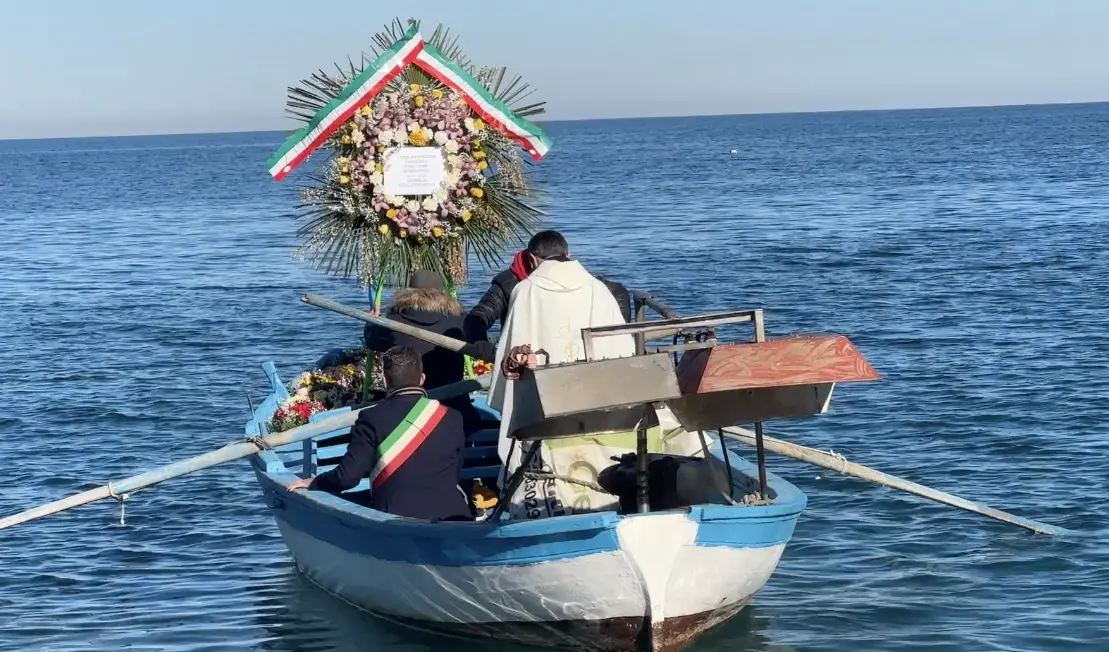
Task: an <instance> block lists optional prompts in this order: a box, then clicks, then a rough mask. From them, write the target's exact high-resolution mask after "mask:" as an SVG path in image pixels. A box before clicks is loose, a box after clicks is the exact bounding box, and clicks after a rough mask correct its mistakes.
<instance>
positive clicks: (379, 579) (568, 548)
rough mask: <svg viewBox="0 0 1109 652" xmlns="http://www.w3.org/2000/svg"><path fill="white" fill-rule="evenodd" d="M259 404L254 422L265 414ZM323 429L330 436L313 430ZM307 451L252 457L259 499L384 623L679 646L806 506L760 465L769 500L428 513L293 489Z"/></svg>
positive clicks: (617, 646)
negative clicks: (505, 515) (431, 517)
mask: <svg viewBox="0 0 1109 652" xmlns="http://www.w3.org/2000/svg"><path fill="white" fill-rule="evenodd" d="M278 400H279V399H278ZM267 402H268V403H271V404H272V405H273V406H276V402H277V401H272V402H270V401H267ZM265 407H266V406H263V407H262V408H260V409H259V412H258V414H256V416H255V421H252V424H253V427H257V423H258V422H259V421H262V420H263V418H264V417H267V416H268V415H267V414H265ZM271 411H272V410H271ZM252 424H248V429H249V428H251V427H252ZM328 438H332V439H333V438H334V434H333V433H331V434H329V435H325V436H322V437H320V438H319V439H320V440H327V439H328ZM313 446H317V448H315V449H313V448H312V447H313ZM312 450H316V451H319V450H320V449H319V448H318V442H317V443H316V444H308V445H304V446H302V445H301V444H297V445H295V448H293V449H292V450H285V451H282V450H280V449H279V450H277V451H264V452H262V453H260V454H259V455H257V456H255V457H254V458H252V465H253V468H254V471H255V474H256V476H257V479H258V482H259V485H260V487H261V489H262V494H263V496H264V499H265V502H266V504H267V505H268V506H269V507H270V509H271V511H272V513H273V516H274V518H275V520H276V521H277V524H278V526H279V528H280V530H281V533H282V536H283V537H284V540H285V543H286V544H287V546H288V547H289V550H290V552H291V553H292V555H293V558H294V559H295V561H296V563H297V566H298V567H299V568H300V570H301V571H302V572H303V573H304V574H305V575H306V576H307V577H308V578H309V579H311V580H312V581H313V582H314V583H316V584H317V585H319V586H320V587H322V588H323V589H324V590H326V591H328V592H330V593H332V594H334V595H336V596H338V597H340V598H342V599H343V600H345V601H347V602H349V603H351V604H353V605H355V606H357V607H359V608H362V609H364V610H366V611H368V612H370V613H374V614H377V615H380V616H383V617H386V618H389V619H392V620H396V621H399V622H403V623H408V624H413V625H417V626H419V627H421V628H424V629H428V630H432V631H439V632H444V633H451V634H462V635H467V636H491V637H497V638H500V639H503V640H512V641H515V642H519V643H524V644H530V645H542V646H556V647H573V648H576V649H584V650H598V651H605V652H608V651H618V650H629V651H631V650H668V651H671V650H679V649H682V648H684V647H685V646H686V645H688V644H689V643H690V642H692V641H693V640H694V639H695V638H696V637H697V636H699V635H700V634H702V633H704V632H705V631H707V630H708V629H711V628H712V627H714V626H716V625H718V624H720V623H722V622H723V621H725V620H727V619H728V618H730V617H731V616H733V615H734V614H735V613H737V612H738V611H739V610H740V609H742V608H743V607H744V606H745V605H746V604H747V603H748V602H749V601H750V600H751V598H752V597H753V596H754V594H755V593H756V592H757V591H758V590H759V589H761V588H762V586H763V585H764V584H765V583H766V581H767V580H768V579H769V577H770V575H771V574H772V573H773V571H774V568H775V567H776V565H777V563H778V560H779V558H780V556H781V554H782V551H783V550H784V548H785V545H786V543H787V542H788V541H789V539H790V537H791V536H792V533H793V529H794V526H795V524H796V522H797V519H798V517H799V516H800V514H801V512H802V511H803V509H804V507H805V503H806V498H805V496H804V494H803V493H801V492H800V491H799V490H798V489H796V488H795V487H794V486H793V485H791V484H789V483H788V482H786V481H784V480H782V479H781V478H779V477H777V476H775V475H773V474H770V476H769V485H770V488H771V491H772V498H773V500H772V502H771V504H769V505H751V506H746V505H745V506H729V505H715V504H714V505H697V506H693V507H690V508H687V509H683V510H673V511H665V512H655V513H650V514H636V515H627V516H624V515H619V514H617V513H615V512H601V513H594V514H577V515H571V516H563V517H558V518H548V519H540V520H535V521H512V522H502V523H496V524H494V523H488V522H486V523H428V522H423V521H418V520H415V519H407V518H402V517H397V516H393V515H390V514H385V513H383V512H378V511H376V510H373V509H369V508H366V507H362V506H359V505H356V504H355V503H352V502H350V501H347V500H345V499H343V498H341V497H337V496H332V495H329V494H325V493H322V492H304V491H300V492H296V493H293V494H290V493H289V492H288V491H286V490H285V489H284V485H285V484H286V483H288V482H290V481H292V480H293V479H294V478H296V477H298V473H297V471H301V472H303V471H302V469H303V468H305V467H309V466H312V465H313V462H312V461H311V460H310V459H308V461H302V462H301V463H300V465H299V466H300V467H301V468H300V469H297V468H290V467H289V466H287V464H286V462H287V461H288V460H291V459H296V458H297V457H298V456H303V458H302V459H307V458H308V457H309V456H310V455H311V454H312ZM729 457H730V458H731V460H730V461H731V465H732V469H733V475H734V476H735V480H736V484H737V485H738V486H740V487H746V486H748V485H749V483H750V482H752V479H753V478H754V477H757V469H756V468H755V467H754V465H752V464H750V463H749V462H747V461H745V460H743V459H740V458H739V456H738V455H731V456H729ZM293 466H294V467H296V466H298V465H295V464H294V465H293Z"/></svg>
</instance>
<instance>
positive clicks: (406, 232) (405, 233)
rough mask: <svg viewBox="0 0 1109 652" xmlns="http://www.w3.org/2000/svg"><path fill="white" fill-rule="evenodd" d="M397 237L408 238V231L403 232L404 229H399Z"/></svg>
mask: <svg viewBox="0 0 1109 652" xmlns="http://www.w3.org/2000/svg"><path fill="white" fill-rule="evenodd" d="M397 235H399V236H400V237H402V238H407V237H408V231H405V230H404V229H401V230H400V233H398V234H397Z"/></svg>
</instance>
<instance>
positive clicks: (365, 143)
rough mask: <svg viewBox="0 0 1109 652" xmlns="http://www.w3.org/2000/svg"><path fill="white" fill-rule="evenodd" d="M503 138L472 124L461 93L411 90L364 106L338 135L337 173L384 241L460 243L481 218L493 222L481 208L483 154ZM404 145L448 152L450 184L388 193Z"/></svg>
mask: <svg viewBox="0 0 1109 652" xmlns="http://www.w3.org/2000/svg"><path fill="white" fill-rule="evenodd" d="M482 138H485V143H483V142H482ZM498 138H499V139H501V140H505V137H504V136H501V135H500V134H498V133H496V132H495V131H493V130H487V129H486V125H485V123H484V122H483V121H482V120H481V119H480V118H474V117H472V116H471V112H470V108H469V106H467V104H466V101H465V100H464V99H463V98H462V97H460V96H459V95H458V94H457V93H455V92H454V91H451V90H450V89H444V88H433V87H428V86H423V85H421V84H410V85H409V86H407V87H405V88H403V89H402V90H400V91H398V92H392V93H388V94H387V95H385V96H384V97H382V98H379V99H378V101H376V102H374V103H373V104H372V105H366V106H364V107H362V109H361V111H359V112H358V113H356V114H355V116H354V118H353V119H352V120H351V121H350V122H349V123H348V125H347V126H346V128H345V129H341V130H340V131H339V132H337V134H336V136H333V141H334V142H333V143H332V144H331V148H332V149H333V151H335V152H337V153H338V157H337V158H336V159H335V164H334V165H333V166H332V167H331V170H330V174H331V176H333V177H334V181H335V182H336V183H338V185H339V186H341V187H345V188H346V189H347V190H348V194H349V209H350V210H351V211H352V212H353V213H356V214H358V215H361V216H362V217H363V218H365V220H366V222H367V224H376V225H377V232H378V233H379V234H381V235H382V236H383V237H386V238H390V237H391V238H393V239H394V240H395V241H404V240H411V241H413V242H414V243H415V245H417V246H418V245H420V244H421V243H425V242H427V241H428V240H435V239H440V238H444V239H446V240H458V239H460V238H462V237H463V236H464V235H465V230H466V228H467V224H468V223H469V222H470V220H472V219H474V216H475V215H477V218H478V220H481V219H483V218H489V217H490V214H489V211H487V210H481V207H480V202H481V200H482V199H484V197H485V184H486V181H487V177H486V171H487V170H489V161H488V154H487V153H486V151H485V150H484V149H482V147H483V145H484V146H488V145H489V143H490V141H492V142H494V143H496V141H497V140H498ZM402 146H411V147H433V148H437V149H440V150H441V151H442V152H443V154H444V159H445V160H444V163H445V175H444V180H443V183H442V184H440V186H439V188H437V189H436V190H435V191H434V192H433V193H432V194H430V195H425V196H416V197H404V196H398V195H392V194H389V193H388V192H386V190H385V183H384V175H385V172H386V171H387V169H388V167H389V164H390V157H391V156H392V155H393V154H394V153H395V152H396V151H397V149H398V148H399V147H402ZM494 147H496V145H494ZM474 226H479V225H478V224H477V223H475V225H474ZM488 226H489V225H485V228H488Z"/></svg>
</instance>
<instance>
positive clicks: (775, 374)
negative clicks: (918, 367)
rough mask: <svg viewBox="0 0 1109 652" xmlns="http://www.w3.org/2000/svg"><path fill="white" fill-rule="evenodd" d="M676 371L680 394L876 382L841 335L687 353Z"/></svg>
mask: <svg viewBox="0 0 1109 652" xmlns="http://www.w3.org/2000/svg"><path fill="white" fill-rule="evenodd" d="M677 371H678V385H679V386H680V387H681V390H682V393H683V394H694V393H696V394H705V393H709V392H722V391H726V390H733V389H751V388H755V387H784V386H788V385H812V384H818V383H849V382H859V381H867V380H878V379H879V378H880V376H878V373H877V372H876V371H874V368H873V367H871V366H870V363H869V362H867V361H866V358H864V357H863V355H862V354H861V353H859V351H858V349H856V348H855V346H854V345H853V344H851V342H850V341H849V340H848V339H847V338H846V337H844V336H842V335H832V336H804V337H787V338H782V339H776V340H769V341H766V342H757V343H755V342H752V343H744V344H738V343H737V344H722V345H720V346H717V347H714V348H712V349H702V350H699V351H690V352H687V353H686V354H685V355H683V356H682V359H681V360H680V361H679V363H678V369H677Z"/></svg>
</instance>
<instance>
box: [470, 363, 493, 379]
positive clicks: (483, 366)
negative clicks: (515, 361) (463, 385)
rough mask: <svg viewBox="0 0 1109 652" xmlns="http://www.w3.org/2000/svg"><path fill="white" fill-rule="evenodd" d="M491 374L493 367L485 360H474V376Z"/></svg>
mask: <svg viewBox="0 0 1109 652" xmlns="http://www.w3.org/2000/svg"><path fill="white" fill-rule="evenodd" d="M492 372H493V365H492V364H490V363H488V362H486V361H485V360H474V375H475V376H485V375H487V374H490V373H492Z"/></svg>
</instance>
